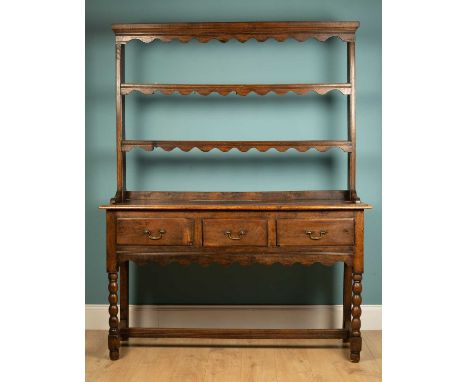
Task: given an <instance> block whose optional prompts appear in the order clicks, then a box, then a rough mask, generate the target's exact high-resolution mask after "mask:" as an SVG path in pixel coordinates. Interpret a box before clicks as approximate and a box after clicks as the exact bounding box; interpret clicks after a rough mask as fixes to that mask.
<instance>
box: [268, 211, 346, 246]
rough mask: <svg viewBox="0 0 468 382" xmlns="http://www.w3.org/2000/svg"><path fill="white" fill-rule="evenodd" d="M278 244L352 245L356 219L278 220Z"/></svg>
mask: <svg viewBox="0 0 468 382" xmlns="http://www.w3.org/2000/svg"><path fill="white" fill-rule="evenodd" d="M276 232H277V233H276V242H277V244H278V245H279V246H282V245H352V244H354V219H351V218H350V219H278V220H277V221H276Z"/></svg>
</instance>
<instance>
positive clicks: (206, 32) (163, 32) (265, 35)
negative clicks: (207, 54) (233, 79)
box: [112, 21, 359, 44]
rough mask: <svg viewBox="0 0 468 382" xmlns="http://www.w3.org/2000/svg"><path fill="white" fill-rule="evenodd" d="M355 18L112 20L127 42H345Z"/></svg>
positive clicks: (349, 38)
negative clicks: (140, 22)
mask: <svg viewBox="0 0 468 382" xmlns="http://www.w3.org/2000/svg"><path fill="white" fill-rule="evenodd" d="M358 28H359V21H278V22H216V23H212V22H208V23H205V22H202V23H165V24H113V25H112V30H113V31H114V33H115V36H116V42H118V43H123V44H125V43H127V42H129V41H131V40H140V41H142V42H145V43H150V42H152V41H154V40H160V41H164V42H168V41H172V40H179V41H181V42H188V41H190V40H192V39H196V40H198V41H200V42H202V43H205V42H208V41H210V40H218V41H220V42H227V41H229V40H232V39H235V40H237V41H240V42H245V41H248V40H250V39H252V38H253V39H255V40H257V41H259V42H263V41H266V40H267V39H269V38H274V39H275V40H276V41H279V42H281V41H284V40H286V39H289V38H294V39H295V40H297V41H301V42H302V41H305V40H308V39H311V38H313V39H316V40H318V41H325V40H328V39H329V38H331V37H337V38H340V39H341V40H343V41H345V42H353V41H354V38H355V33H356V30H357V29H358Z"/></svg>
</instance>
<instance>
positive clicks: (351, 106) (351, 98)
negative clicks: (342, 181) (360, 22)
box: [347, 41, 357, 201]
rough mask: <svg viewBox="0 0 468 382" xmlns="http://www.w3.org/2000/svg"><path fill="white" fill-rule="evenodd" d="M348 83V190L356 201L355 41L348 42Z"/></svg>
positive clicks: (351, 198) (351, 197)
mask: <svg viewBox="0 0 468 382" xmlns="http://www.w3.org/2000/svg"><path fill="white" fill-rule="evenodd" d="M347 47H348V65H347V67H348V83H350V84H351V94H349V95H348V141H350V142H351V145H352V152H350V153H348V190H349V197H350V200H352V201H356V198H357V197H356V84H355V82H356V69H355V43H354V41H352V42H348V45H347Z"/></svg>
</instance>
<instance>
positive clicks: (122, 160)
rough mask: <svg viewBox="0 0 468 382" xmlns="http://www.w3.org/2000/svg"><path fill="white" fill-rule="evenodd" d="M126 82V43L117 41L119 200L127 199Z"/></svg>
mask: <svg viewBox="0 0 468 382" xmlns="http://www.w3.org/2000/svg"><path fill="white" fill-rule="evenodd" d="M124 82H125V45H124V44H122V43H121V42H118V41H116V44H115V112H116V138H117V142H116V144H117V198H118V200H117V202H119V201H120V202H122V201H124V200H125V167H126V157H125V152H123V151H122V141H123V140H124V139H125V97H124V96H123V95H122V93H121V91H120V85H121V84H122V83H124Z"/></svg>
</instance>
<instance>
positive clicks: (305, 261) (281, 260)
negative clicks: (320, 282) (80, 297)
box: [125, 254, 352, 267]
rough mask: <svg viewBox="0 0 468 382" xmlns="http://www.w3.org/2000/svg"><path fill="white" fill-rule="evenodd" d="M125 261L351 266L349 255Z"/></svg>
mask: <svg viewBox="0 0 468 382" xmlns="http://www.w3.org/2000/svg"><path fill="white" fill-rule="evenodd" d="M125 259H128V260H130V261H133V262H134V263H136V264H138V265H145V264H149V263H158V264H160V265H169V264H171V263H178V264H180V265H182V266H189V265H191V264H198V265H200V266H202V267H207V266H209V265H211V264H217V265H221V266H225V267H227V266H230V265H233V264H239V265H241V266H248V265H252V264H261V265H269V266H271V265H274V264H280V265H285V266H293V265H295V264H299V265H312V264H317V263H319V264H322V265H325V266H328V267H329V266H332V265H334V264H336V263H338V262H344V263H347V264H348V265H350V264H351V261H352V260H351V259H352V257H351V256H349V255H342V256H339V255H288V254H281V255H268V254H263V255H215V256H209V255H191V254H187V255H166V254H165V255H157V254H155V255H140V254H139V255H126V256H125Z"/></svg>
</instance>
